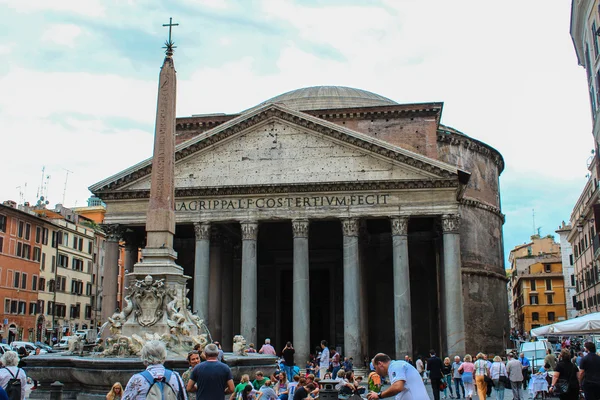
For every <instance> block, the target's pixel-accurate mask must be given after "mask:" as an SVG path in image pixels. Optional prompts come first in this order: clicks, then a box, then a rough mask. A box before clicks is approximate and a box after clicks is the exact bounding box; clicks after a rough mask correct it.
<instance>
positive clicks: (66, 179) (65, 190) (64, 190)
mask: <svg viewBox="0 0 600 400" xmlns="http://www.w3.org/2000/svg"><path fill="white" fill-rule="evenodd" d="M63 169H64V170H65V171H67V176H66V177H65V188H64V189H63V198H62V205H63V206H64V205H65V197H66V196H67V182H68V181H69V174H72V173H73V171H69V170H68V169H66V168H63Z"/></svg>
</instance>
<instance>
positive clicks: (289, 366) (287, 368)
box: [281, 342, 296, 381]
mask: <svg viewBox="0 0 600 400" xmlns="http://www.w3.org/2000/svg"><path fill="white" fill-rule="evenodd" d="M294 353H296V350H294V346H292V342H287V343H286V344H285V347H284V348H283V350H282V351H281V357H283V366H282V369H283V371H284V372H285V375H286V376H287V377H288V379H289V380H290V381H292V380H293V379H294Z"/></svg>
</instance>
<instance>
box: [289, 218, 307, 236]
mask: <svg viewBox="0 0 600 400" xmlns="http://www.w3.org/2000/svg"><path fill="white" fill-rule="evenodd" d="M308 225H309V222H308V220H307V219H294V220H292V230H293V231H294V237H295V238H307V237H308Z"/></svg>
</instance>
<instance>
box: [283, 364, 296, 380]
mask: <svg viewBox="0 0 600 400" xmlns="http://www.w3.org/2000/svg"><path fill="white" fill-rule="evenodd" d="M282 369H283V372H285V376H286V378H287V380H288V382H293V381H294V366H293V365H292V366H291V367H289V366H287V365H285V364H282Z"/></svg>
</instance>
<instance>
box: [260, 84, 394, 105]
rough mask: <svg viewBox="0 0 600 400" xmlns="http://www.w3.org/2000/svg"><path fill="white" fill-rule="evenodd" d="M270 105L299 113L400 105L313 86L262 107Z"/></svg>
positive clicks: (359, 93)
mask: <svg viewBox="0 0 600 400" xmlns="http://www.w3.org/2000/svg"><path fill="white" fill-rule="evenodd" d="M268 103H278V104H283V105H285V106H286V107H289V108H292V109H294V110H298V111H308V110H322V109H336V108H353V107H373V106H393V105H398V103H396V102H395V101H393V100H390V99H388V98H387V97H383V96H380V95H378V94H375V93H372V92H368V91H366V90H361V89H355V88H350V87H345V86H312V87H306V88H301V89H296V90H292V91H290V92H286V93H283V94H280V95H278V96H275V97H272V98H270V99H269V100H266V101H264V102H263V103H261V104H260V105H263V104H268ZM260 105H259V106H260ZM253 108H254V107H253Z"/></svg>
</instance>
